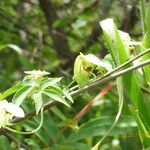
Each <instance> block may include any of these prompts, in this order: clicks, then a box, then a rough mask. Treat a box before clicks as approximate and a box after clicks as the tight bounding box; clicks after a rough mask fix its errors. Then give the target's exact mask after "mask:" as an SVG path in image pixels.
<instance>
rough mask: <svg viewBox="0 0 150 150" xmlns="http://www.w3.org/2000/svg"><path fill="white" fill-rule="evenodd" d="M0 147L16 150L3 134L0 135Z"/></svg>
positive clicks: (3, 149)
mask: <svg viewBox="0 0 150 150" xmlns="http://www.w3.org/2000/svg"><path fill="white" fill-rule="evenodd" d="M0 149H1V150H14V148H12V146H11V143H10V142H9V141H8V139H7V138H6V137H5V136H3V135H1V136H0Z"/></svg>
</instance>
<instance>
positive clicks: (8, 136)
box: [1, 131, 30, 150]
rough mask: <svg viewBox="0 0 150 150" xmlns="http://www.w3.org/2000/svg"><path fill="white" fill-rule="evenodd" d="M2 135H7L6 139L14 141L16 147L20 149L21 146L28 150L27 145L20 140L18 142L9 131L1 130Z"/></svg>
mask: <svg viewBox="0 0 150 150" xmlns="http://www.w3.org/2000/svg"><path fill="white" fill-rule="evenodd" d="M1 133H2V134H3V135H4V136H6V137H7V139H8V140H10V141H14V142H15V143H16V145H17V147H18V149H20V148H21V147H23V148H24V149H26V150H30V149H29V147H28V146H27V145H25V144H23V143H22V142H20V141H19V140H17V139H16V137H14V136H13V135H11V134H10V133H8V132H6V131H2V132H1Z"/></svg>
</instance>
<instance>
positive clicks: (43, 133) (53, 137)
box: [23, 111, 61, 146]
mask: <svg viewBox="0 0 150 150" xmlns="http://www.w3.org/2000/svg"><path fill="white" fill-rule="evenodd" d="M52 118H53V117H52V116H51V115H50V113H49V112H48V111H47V112H45V113H44V122H43V125H42V127H41V129H40V130H38V131H37V132H36V133H35V134H36V135H37V137H38V138H39V139H40V140H41V141H42V142H43V143H44V144H45V145H47V146H48V145H49V143H51V142H53V143H57V142H58V141H59V140H60V139H61V133H60V131H59V128H58V126H57V124H55V122H54V121H53V119H52ZM39 123H40V117H39V116H36V117H34V118H32V119H31V120H26V121H24V122H23V127H24V128H25V129H26V130H28V131H31V130H34V129H35V128H36V127H37V126H38V125H39Z"/></svg>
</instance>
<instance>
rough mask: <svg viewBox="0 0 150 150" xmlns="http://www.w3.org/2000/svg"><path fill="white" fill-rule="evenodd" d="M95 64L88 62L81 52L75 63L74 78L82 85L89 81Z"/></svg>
mask: <svg viewBox="0 0 150 150" xmlns="http://www.w3.org/2000/svg"><path fill="white" fill-rule="evenodd" d="M94 68H95V67H94V65H92V64H91V63H90V62H88V61H87V60H86V59H85V58H84V55H83V54H80V55H79V56H78V57H77V58H76V60H75V64H74V76H73V79H74V80H75V81H76V82H77V83H78V84H79V86H80V87H83V86H85V85H86V84H87V83H89V80H90V76H91V74H92V71H93V70H94Z"/></svg>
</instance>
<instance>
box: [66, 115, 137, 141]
mask: <svg viewBox="0 0 150 150" xmlns="http://www.w3.org/2000/svg"><path fill="white" fill-rule="evenodd" d="M115 118H116V116H103V117H99V118H95V119H91V120H90V121H88V122H87V123H85V124H83V125H82V126H81V128H80V129H79V130H78V131H77V132H74V133H72V134H71V135H70V136H69V138H68V140H71V141H78V140H82V139H86V138H88V137H95V136H104V135H105V134H106V133H107V131H108V130H109V129H110V127H111V126H112V123H113V122H114V120H115ZM135 129H137V124H136V122H135V121H134V119H133V118H132V117H131V116H121V117H120V119H119V121H118V123H117V124H116V126H115V127H114V128H113V130H112V131H111V132H110V134H109V136H112V135H123V134H126V133H127V131H130V130H131V132H132V131H133V130H135ZM91 131H92V132H91Z"/></svg>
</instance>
